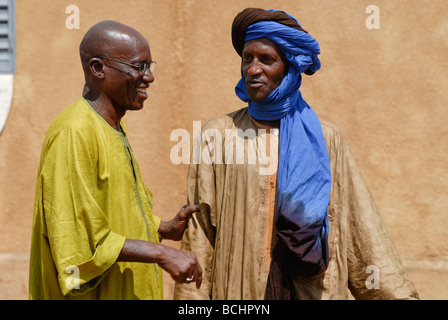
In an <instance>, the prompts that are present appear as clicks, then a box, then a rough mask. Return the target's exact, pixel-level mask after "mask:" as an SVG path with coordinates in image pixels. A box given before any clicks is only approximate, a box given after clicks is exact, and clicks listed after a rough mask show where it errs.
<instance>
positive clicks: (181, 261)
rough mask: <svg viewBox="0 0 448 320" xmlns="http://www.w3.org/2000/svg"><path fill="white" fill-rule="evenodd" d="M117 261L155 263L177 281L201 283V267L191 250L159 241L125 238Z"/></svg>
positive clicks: (197, 285) (198, 284) (199, 284)
mask: <svg viewBox="0 0 448 320" xmlns="http://www.w3.org/2000/svg"><path fill="white" fill-rule="evenodd" d="M117 261H128V262H143V263H157V264H158V265H159V266H160V267H161V268H162V269H163V270H165V271H166V272H168V273H169V274H170V275H171V277H172V278H173V279H174V281H176V282H179V283H190V282H196V287H197V288H198V289H199V288H200V286H201V283H202V268H201V266H200V265H199V262H198V260H197V258H196V255H195V254H194V253H193V252H188V251H184V250H178V249H174V248H171V247H168V246H164V245H162V244H159V243H154V242H149V241H143V240H133V239H126V241H125V243H124V246H123V249H122V250H121V253H120V255H119V256H118V259H117Z"/></svg>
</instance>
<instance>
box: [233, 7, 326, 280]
mask: <svg viewBox="0 0 448 320" xmlns="http://www.w3.org/2000/svg"><path fill="white" fill-rule="evenodd" d="M269 11H275V10H269ZM288 15H289V14H288ZM289 16H290V17H291V18H293V19H294V20H296V19H295V18H294V17H292V16H291V15H289ZM296 21H297V20H296ZM297 23H298V22H297ZM299 25H300V24H299ZM258 38H268V39H269V40H271V41H272V42H274V43H275V44H277V45H278V46H279V48H280V49H281V51H282V53H283V55H284V57H285V59H286V60H287V61H288V62H289V64H290V66H289V71H288V73H287V74H286V76H285V77H284V78H283V80H282V83H281V84H280V85H279V86H278V87H277V88H276V89H275V90H274V91H273V92H272V93H271V94H270V95H269V96H268V97H267V98H266V99H265V100H264V101H262V102H255V101H252V100H250V98H249V96H248V95H247V92H246V86H245V81H244V74H243V72H242V71H241V73H242V79H241V80H240V81H239V83H238V85H237V86H236V88H235V92H236V94H237V96H238V97H239V98H240V99H241V100H243V101H245V102H248V103H249V114H250V115H251V116H252V117H253V118H255V119H257V120H277V119H280V138H279V162H278V178H277V203H276V227H277V236H278V238H279V241H280V242H282V243H283V245H284V246H285V247H286V248H287V249H288V250H289V252H290V253H292V254H293V256H294V257H296V258H297V262H298V263H299V265H298V267H297V268H298V269H299V270H298V272H299V273H300V274H304V275H309V276H312V275H316V274H319V273H322V272H323V271H325V270H326V268H327V266H328V259H329V258H328V213H327V207H328V203H329V199H330V188H331V172H330V161H329V157H328V152H327V147H326V144H325V140H324V136H323V132H322V127H321V124H320V121H319V119H318V117H317V115H316V114H315V113H314V111H313V110H312V109H311V108H310V106H309V105H308V104H307V103H306V102H305V100H303V98H302V95H301V94H300V91H299V88H300V85H301V81H302V76H301V73H303V72H305V71H307V70H309V71H310V72H312V73H314V72H315V71H317V70H318V69H319V68H320V60H319V59H318V57H317V55H318V54H319V53H320V49H319V44H318V42H317V41H316V40H315V39H314V38H313V37H312V36H310V35H309V34H307V33H305V32H302V31H299V30H297V29H294V28H290V27H287V26H284V25H282V24H280V23H277V22H274V21H261V22H257V23H255V24H252V25H250V26H249V27H248V28H247V31H246V37H245V41H249V40H253V39H258Z"/></svg>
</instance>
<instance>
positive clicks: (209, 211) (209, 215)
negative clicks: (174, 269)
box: [174, 143, 216, 300]
mask: <svg viewBox="0 0 448 320" xmlns="http://www.w3.org/2000/svg"><path fill="white" fill-rule="evenodd" d="M202 147H203V148H204V149H203V150H204V153H205V152H209V149H208V146H207V144H206V143H203V145H202ZM201 150H202V148H201ZM199 152H200V151H199ZM193 159H195V155H194V154H193V155H192V162H191V163H192V164H190V167H189V170H188V178H187V184H188V186H187V188H188V190H187V192H188V204H194V203H196V204H199V207H200V212H197V213H194V214H193V215H192V217H191V219H190V220H189V222H188V227H187V229H186V230H185V232H184V234H183V238H182V244H181V249H182V250H186V251H191V252H193V253H195V254H196V257H197V259H198V262H199V264H200V265H201V268H202V285H201V288H200V289H196V286H193V285H184V284H178V283H176V284H175V288H174V299H176V300H208V299H211V292H212V269H213V261H214V246H215V230H216V199H215V198H216V197H215V190H216V187H215V181H216V179H215V171H214V166H213V165H212V164H206V163H204V162H203V161H202V162H201V164H194V162H195V161H194V160H193Z"/></svg>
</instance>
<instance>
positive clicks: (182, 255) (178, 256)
mask: <svg viewBox="0 0 448 320" xmlns="http://www.w3.org/2000/svg"><path fill="white" fill-rule="evenodd" d="M163 251H164V253H163V254H162V256H161V259H160V260H161V261H160V262H158V264H159V266H160V267H161V268H162V269H164V270H165V271H166V272H168V273H169V274H170V275H171V277H172V278H173V279H174V281H176V282H179V283H190V282H196V288H198V289H199V288H200V287H201V283H202V268H201V266H200V265H199V262H198V260H197V258H196V255H195V254H194V253H193V252H188V251H183V250H177V249H173V248H170V247H167V246H163Z"/></svg>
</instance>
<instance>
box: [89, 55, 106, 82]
mask: <svg viewBox="0 0 448 320" xmlns="http://www.w3.org/2000/svg"><path fill="white" fill-rule="evenodd" d="M89 70H90V72H91V73H92V75H93V76H94V77H95V78H98V79H104V63H103V60H101V59H99V58H92V59H90V60H89Z"/></svg>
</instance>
